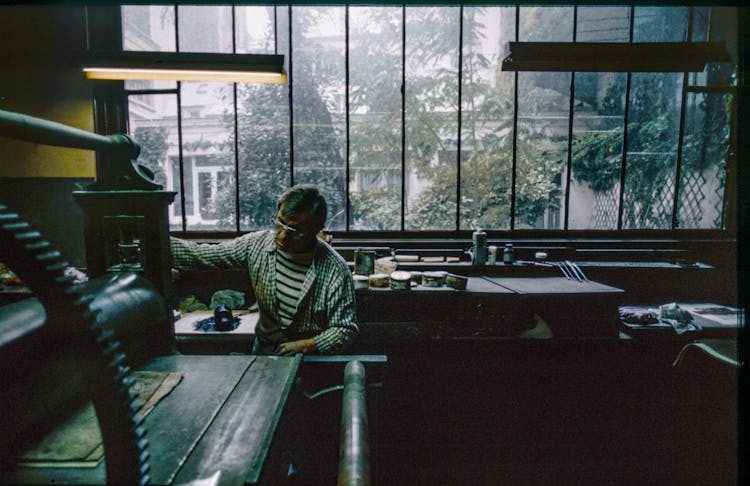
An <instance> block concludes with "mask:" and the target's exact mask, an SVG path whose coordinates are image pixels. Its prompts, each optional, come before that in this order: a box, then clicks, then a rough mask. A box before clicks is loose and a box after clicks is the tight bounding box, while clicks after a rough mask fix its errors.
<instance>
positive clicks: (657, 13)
mask: <svg viewBox="0 0 750 486" xmlns="http://www.w3.org/2000/svg"><path fill="white" fill-rule="evenodd" d="M688 13H689V8H688V7H635V14H634V16H633V42H680V41H685V40H687V21H688Z"/></svg>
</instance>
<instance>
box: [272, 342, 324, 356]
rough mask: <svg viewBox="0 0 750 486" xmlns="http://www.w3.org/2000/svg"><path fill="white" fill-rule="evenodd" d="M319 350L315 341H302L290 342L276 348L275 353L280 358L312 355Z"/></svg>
mask: <svg viewBox="0 0 750 486" xmlns="http://www.w3.org/2000/svg"><path fill="white" fill-rule="evenodd" d="M317 350H318V346H317V345H316V344H315V340H314V339H301V340H299V341H290V342H288V343H281V344H279V345H278V346H276V349H275V350H274V353H275V354H277V355H279V356H294V355H295V354H297V353H302V354H310V353H313V352H315V351H317Z"/></svg>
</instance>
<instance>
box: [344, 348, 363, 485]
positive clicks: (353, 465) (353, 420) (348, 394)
mask: <svg viewBox="0 0 750 486" xmlns="http://www.w3.org/2000/svg"><path fill="white" fill-rule="evenodd" d="M367 428H368V427H367V403H366V399H365V366H364V365H363V364H362V363H361V362H360V361H350V362H349V363H347V365H346V368H345V369H344V398H343V401H342V405H341V441H340V444H339V474H338V480H337V484H338V486H369V484H370V443H369V439H368V437H367Z"/></svg>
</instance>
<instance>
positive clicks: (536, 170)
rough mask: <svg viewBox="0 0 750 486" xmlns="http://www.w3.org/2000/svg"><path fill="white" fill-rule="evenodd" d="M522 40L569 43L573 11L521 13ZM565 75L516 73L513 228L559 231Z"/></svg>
mask: <svg viewBox="0 0 750 486" xmlns="http://www.w3.org/2000/svg"><path fill="white" fill-rule="evenodd" d="M520 15H521V18H520V32H519V39H520V40H521V41H537V40H544V41H567V42H570V41H571V40H572V39H573V9H572V8H569V7H555V8H542V7H524V8H521V9H520ZM570 77H571V74H570V73H565V72H520V73H518V124H517V126H518V128H517V129H518V132H517V134H516V136H517V148H516V203H515V204H516V205H515V212H516V214H515V227H516V228H537V229H558V228H561V227H562V224H563V221H562V218H561V214H562V211H561V209H562V204H563V201H564V198H565V195H564V190H565V186H564V184H563V181H564V180H565V173H564V172H565V168H566V166H567V159H568V155H567V149H568V123H569V112H570V109H569V108H570V106H569V105H570V102H569V100H570Z"/></svg>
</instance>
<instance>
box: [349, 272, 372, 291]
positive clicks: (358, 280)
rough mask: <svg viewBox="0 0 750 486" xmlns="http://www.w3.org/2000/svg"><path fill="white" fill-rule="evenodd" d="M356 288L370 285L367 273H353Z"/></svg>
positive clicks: (364, 287)
mask: <svg viewBox="0 0 750 486" xmlns="http://www.w3.org/2000/svg"><path fill="white" fill-rule="evenodd" d="M352 278H354V288H355V289H366V288H368V287H369V286H370V277H368V276H367V275H352Z"/></svg>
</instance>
